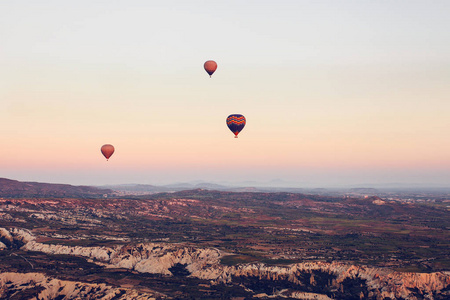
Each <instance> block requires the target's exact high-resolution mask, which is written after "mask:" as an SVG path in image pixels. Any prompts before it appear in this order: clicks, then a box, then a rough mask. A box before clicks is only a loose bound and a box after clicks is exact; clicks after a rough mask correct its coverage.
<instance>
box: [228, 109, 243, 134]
mask: <svg viewBox="0 0 450 300" xmlns="http://www.w3.org/2000/svg"><path fill="white" fill-rule="evenodd" d="M227 126H228V128H230V130H231V132H233V133H234V137H235V138H237V137H238V134H239V132H241V130H242V129H244V126H245V117H244V116H243V115H239V114H234V115H229V116H228V118H227Z"/></svg>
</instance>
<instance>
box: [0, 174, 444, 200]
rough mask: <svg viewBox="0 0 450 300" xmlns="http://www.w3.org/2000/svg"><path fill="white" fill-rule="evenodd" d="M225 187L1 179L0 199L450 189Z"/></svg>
mask: <svg viewBox="0 0 450 300" xmlns="http://www.w3.org/2000/svg"><path fill="white" fill-rule="evenodd" d="M247 183H249V184H248V185H244V183H243V185H242V186H237V185H231V184H230V185H224V184H217V183H211V182H204V181H192V182H180V183H173V184H167V185H151V184H117V185H103V186H74V185H70V184H53V183H40V182H21V181H17V180H11V179H6V178H0V197H3V198H20V197H28V198H30V197H31V198H103V197H105V196H107V197H121V196H127V195H146V194H156V193H172V192H179V191H184V190H196V189H203V190H216V191H226V192H263V193H277V192H286V193H302V194H313V195H321V196H342V195H353V196H362V195H368V196H381V195H384V196H389V195H391V194H392V193H395V194H397V193H406V194H412V195H415V194H416V193H429V194H435V195H436V194H442V193H445V194H448V193H450V188H423V187H417V188H411V187H409V188H398V187H392V188H374V187H371V186H370V185H367V186H366V187H358V186H355V187H348V188H296V187H279V186H271V185H270V182H268V183H267V185H266V186H264V185H251V183H250V182H247Z"/></svg>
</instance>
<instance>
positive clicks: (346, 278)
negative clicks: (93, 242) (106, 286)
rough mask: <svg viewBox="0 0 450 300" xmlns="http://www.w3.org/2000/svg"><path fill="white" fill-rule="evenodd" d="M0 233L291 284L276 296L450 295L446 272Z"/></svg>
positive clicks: (208, 275) (219, 275)
mask: <svg viewBox="0 0 450 300" xmlns="http://www.w3.org/2000/svg"><path fill="white" fill-rule="evenodd" d="M0 233H1V234H2V237H3V239H4V240H6V241H9V242H10V243H14V241H15V239H17V240H20V241H22V242H25V244H24V245H23V246H22V248H21V249H22V250H29V251H40V252H44V253H49V254H68V255H76V256H82V257H85V258H89V259H92V260H93V261H94V262H96V263H98V264H101V265H103V266H106V267H108V268H126V269H130V270H134V271H137V272H141V273H153V274H163V275H168V276H170V275H173V274H172V271H171V270H173V268H174V266H177V265H181V266H183V267H184V268H185V270H187V272H188V273H189V274H188V275H189V276H191V277H195V278H199V279H205V280H209V281H210V282H211V283H213V284H223V283H224V284H231V283H233V284H239V285H242V286H245V287H246V288H248V289H249V290H253V289H255V290H257V289H260V290H263V291H264V292H262V293H255V295H260V296H261V297H263V295H264V294H268V293H271V292H272V291H271V290H267V291H266V290H264V287H261V284H263V285H264V283H267V286H270V285H273V284H274V283H278V284H279V285H280V286H283V285H289V286H290V289H289V291H278V292H277V293H284V294H279V295H280V296H281V295H284V296H288V297H290V298H297V299H330V298H331V299H347V296H348V295H352V296H354V295H355V293H356V294H358V295H359V296H358V297H359V298H360V299H421V298H420V297H422V299H446V297H448V299H450V291H449V290H450V289H449V287H450V274H449V273H446V272H435V273H407V272H404V273H403V272H402V273H401V272H395V271H393V270H391V269H387V268H371V267H364V266H354V265H349V264H345V263H338V262H335V263H325V262H308V263H299V264H292V265H288V266H269V265H265V264H262V263H253V264H238V265H235V266H225V265H223V264H221V263H220V258H221V257H222V256H223V253H221V251H219V250H218V249H213V248H196V247H191V246H187V245H180V244H178V245H176V244H165V243H141V244H136V245H131V244H130V245H121V246H116V247H79V246H77V247H70V246H63V245H51V244H42V243H38V242H36V241H34V239H33V237H32V236H31V234H30V233H29V232H28V231H20V230H12V231H8V230H6V229H1V230H0ZM269 283H270V284H269ZM437 295H438V296H437ZM419 296H420V297H419ZM264 297H265V296H264ZM308 297H309V298H308Z"/></svg>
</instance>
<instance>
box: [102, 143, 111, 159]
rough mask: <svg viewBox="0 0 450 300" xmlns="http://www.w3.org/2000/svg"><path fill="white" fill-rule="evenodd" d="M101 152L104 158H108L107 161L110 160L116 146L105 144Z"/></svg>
mask: <svg viewBox="0 0 450 300" xmlns="http://www.w3.org/2000/svg"><path fill="white" fill-rule="evenodd" d="M100 150H101V151H102V154H103V156H105V157H106V160H108V159H109V158H110V157H111V155H113V153H114V146H113V145H110V144H105V145H103V146H102V148H101V149H100Z"/></svg>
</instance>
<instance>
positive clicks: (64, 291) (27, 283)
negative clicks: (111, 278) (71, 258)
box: [0, 273, 156, 300]
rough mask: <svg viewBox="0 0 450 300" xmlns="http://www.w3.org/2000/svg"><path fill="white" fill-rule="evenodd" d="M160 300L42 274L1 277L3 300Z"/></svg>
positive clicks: (122, 290)
mask: <svg viewBox="0 0 450 300" xmlns="http://www.w3.org/2000/svg"><path fill="white" fill-rule="evenodd" d="M30 295H34V298H32V299H41V300H47V299H105V300H106V299H143V300H144V299H156V298H155V297H154V295H153V294H150V293H141V292H137V291H134V290H131V289H124V288H115V287H112V286H108V285H106V284H88V283H83V282H76V281H65V280H58V279H54V278H50V277H47V276H45V275H44V274H40V273H1V274H0V298H1V299H9V298H10V297H11V296H14V297H15V299H30V298H29V296H30Z"/></svg>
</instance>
